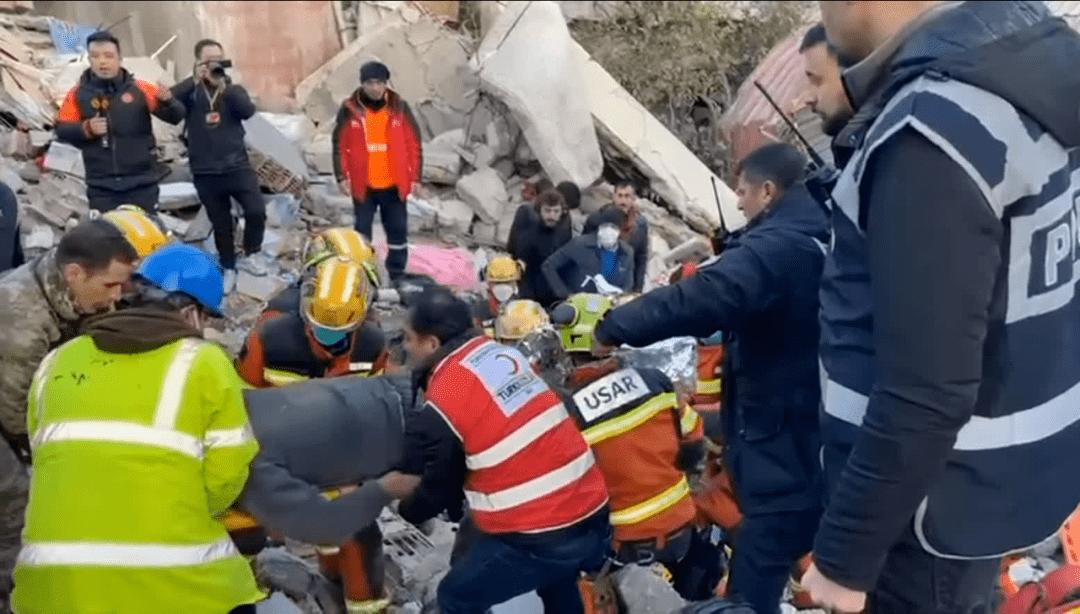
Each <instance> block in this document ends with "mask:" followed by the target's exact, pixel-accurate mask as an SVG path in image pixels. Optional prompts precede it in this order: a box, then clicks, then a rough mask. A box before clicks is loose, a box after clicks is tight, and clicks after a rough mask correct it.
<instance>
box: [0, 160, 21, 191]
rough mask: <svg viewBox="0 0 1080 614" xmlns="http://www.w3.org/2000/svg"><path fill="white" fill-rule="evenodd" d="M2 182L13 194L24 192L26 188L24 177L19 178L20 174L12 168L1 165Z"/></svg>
mask: <svg viewBox="0 0 1080 614" xmlns="http://www.w3.org/2000/svg"><path fill="white" fill-rule="evenodd" d="M0 181H2V182H3V183H4V184H6V185H7V187H9V188H11V191H12V192H16V193H17V192H22V191H23V189H24V188H25V187H26V184H25V182H23V179H22V177H20V176H19V172H18V171H16V170H15V169H13V168H11V167H10V166H8V165H7V164H2V165H0Z"/></svg>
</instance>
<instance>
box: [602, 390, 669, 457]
mask: <svg viewBox="0 0 1080 614" xmlns="http://www.w3.org/2000/svg"><path fill="white" fill-rule="evenodd" d="M675 403H676V400H675V393H674V392H666V393H664V394H661V395H658V396H655V397H653V398H651V399H649V400H648V401H646V402H644V403H642V404H641V405H639V406H637V407H635V408H634V409H632V410H630V411H628V412H626V413H625V414H623V415H621V416H619V417H617V418H612V419H611V420H605V421H603V422H601V423H599V424H595V425H593V426H590V427H589V428H587V429H585V431H584V432H583V433H582V435H584V436H585V441H587V442H589V445H590V446H594V445H596V444H598V443H600V442H601V441H604V440H607V439H611V438H612V437H617V436H619V435H622V434H623V433H626V432H627V431H631V430H633V429H635V428H637V427H638V426H640V425H641V424H644V423H645V422H646V421H647V420H648V419H649V418H652V417H653V416H655V415H656V414H657V413H659V412H661V411H664V410H668V409H671V408H672V407H675Z"/></svg>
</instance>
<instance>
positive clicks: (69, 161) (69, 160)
mask: <svg viewBox="0 0 1080 614" xmlns="http://www.w3.org/2000/svg"><path fill="white" fill-rule="evenodd" d="M45 168H47V169H49V170H50V171H56V172H58V173H67V174H68V175H73V176H75V177H78V178H80V179H82V178H84V177H86V167H85V166H83V159H82V152H81V151H79V149H78V148H77V147H75V146H73V145H68V144H67V143H61V142H60V141H53V142H52V143H50V144H49V150H48V152H46V153H45Z"/></svg>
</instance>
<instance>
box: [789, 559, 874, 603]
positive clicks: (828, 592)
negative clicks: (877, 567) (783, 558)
mask: <svg viewBox="0 0 1080 614" xmlns="http://www.w3.org/2000/svg"><path fill="white" fill-rule="evenodd" d="M799 584H801V585H802V587H803V588H804V589H806V591H807V592H809V593H810V598H811V599H813V600H814V603H816V604H817V605H820V606H823V607H825V608H826V609H832V610H836V611H838V612H852V613H855V612H862V611H863V608H865V607H866V593H863V592H860V591H854V590H851V589H850V588H844V587H843V586H840V585H839V584H837V583H836V582H833V581H832V580H830V579H828V578H826V577H825V576H824V575H822V573H821V572H820V571H818V569H817V566H816V565H814V564H813V563H811V564H810V569H807V570H806V573H805V574H803V577H802V580H801V581H799Z"/></svg>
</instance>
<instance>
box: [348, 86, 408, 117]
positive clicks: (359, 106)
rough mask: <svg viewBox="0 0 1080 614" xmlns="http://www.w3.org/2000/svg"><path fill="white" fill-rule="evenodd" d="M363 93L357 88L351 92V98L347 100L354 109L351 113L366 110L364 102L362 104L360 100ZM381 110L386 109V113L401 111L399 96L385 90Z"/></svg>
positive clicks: (392, 91)
mask: <svg viewBox="0 0 1080 614" xmlns="http://www.w3.org/2000/svg"><path fill="white" fill-rule="evenodd" d="M363 93H364V90H363V88H359V87H358V88H356V91H354V92H353V94H352V96H350V97H349V98H348V101H349V102H351V103H352V104H353V107H354V108H353V112H357V111H359V112H361V113H362V112H363V111H364V109H366V108H367V107H366V106H364V102H363V99H362V94H363ZM383 108H385V109H387V110H388V111H400V110H401V96H400V95H398V93H397V92H395V91H394V90H392V89H389V88H387V90H386V106H385V107H383Z"/></svg>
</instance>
